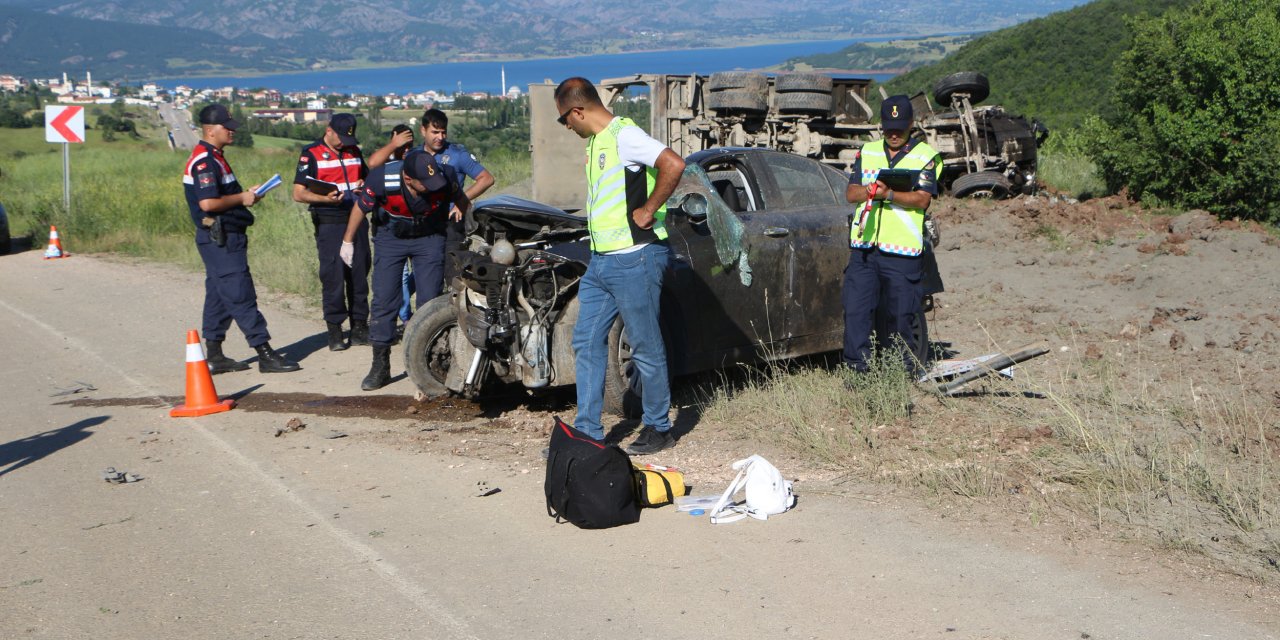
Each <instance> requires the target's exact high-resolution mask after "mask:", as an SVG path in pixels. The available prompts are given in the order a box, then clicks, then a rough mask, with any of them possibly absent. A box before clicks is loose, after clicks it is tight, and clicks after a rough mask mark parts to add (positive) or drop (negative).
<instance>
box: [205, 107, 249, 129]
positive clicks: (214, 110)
mask: <svg viewBox="0 0 1280 640" xmlns="http://www.w3.org/2000/svg"><path fill="white" fill-rule="evenodd" d="M200 124H220V125H222V126H224V127H226V128H228V129H230V130H232V131H235V130H236V127H239V126H240V123H239V122H236V121H235V120H234V119H232V118H231V113H230V112H229V111H227V107H226V105H221V104H216V103H215V104H211V105H209V106H207V107H205V108H203V109H201V110H200Z"/></svg>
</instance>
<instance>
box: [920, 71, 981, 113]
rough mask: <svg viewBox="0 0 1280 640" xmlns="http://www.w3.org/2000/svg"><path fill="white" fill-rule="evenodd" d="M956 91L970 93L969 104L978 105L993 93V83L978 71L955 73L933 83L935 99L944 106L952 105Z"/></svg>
mask: <svg viewBox="0 0 1280 640" xmlns="http://www.w3.org/2000/svg"><path fill="white" fill-rule="evenodd" d="M956 93H967V94H969V104H971V105H977V104H978V103H979V102H982V101H983V100H986V99H987V97H988V96H990V95H991V83H990V82H988V81H987V77H986V76H984V75H982V74H981V73H978V72H977V71H961V72H959V73H953V74H951V75H949V76H947V77H945V78H943V79H941V80H939V81H937V82H935V83H933V99H934V100H936V101H937V102H938V104H939V105H941V106H943V107H947V106H950V105H951V96H952V95H953V94H956Z"/></svg>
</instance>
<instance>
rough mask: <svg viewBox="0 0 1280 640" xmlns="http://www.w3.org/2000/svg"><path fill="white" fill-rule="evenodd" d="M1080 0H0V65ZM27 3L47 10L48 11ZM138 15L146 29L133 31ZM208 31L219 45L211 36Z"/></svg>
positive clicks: (223, 61) (551, 42)
mask: <svg viewBox="0 0 1280 640" xmlns="http://www.w3.org/2000/svg"><path fill="white" fill-rule="evenodd" d="M1080 1H1081V0H1026V1H1021V2H1020V1H1016V0H993V1H992V2H988V3H985V6H984V7H983V8H982V9H975V8H974V7H972V3H966V2H962V1H961V0H941V1H940V2H939V1H928V0H903V2H901V3H899V4H898V5H896V6H895V7H894V8H892V9H886V8H885V7H884V5H883V4H882V3H880V2H877V1H874V0H854V1H852V2H847V3H841V4H832V3H830V2H825V1H824V0H795V1H794V2H789V3H775V2H769V1H767V0H744V1H743V2H738V3H733V4H713V5H710V6H708V5H707V4H706V3H701V2H696V1H694V0H655V2H652V3H648V4H644V5H638V4H634V3H630V4H628V3H608V4H606V3H601V4H585V5H582V4H580V3H570V2H568V0H514V1H513V2H507V3H495V2H479V1H476V0H469V1H466V2H448V3H446V2H443V1H442V0H428V1H426V2H412V1H411V0H369V1H368V2H363V3H359V4H356V5H352V4H351V3H346V2H339V1H338V0H315V1H314V2H310V3H306V4H301V3H296V2H286V1H284V0H260V1H259V0H226V1H225V2H222V3H218V4H217V5H210V4H207V3H200V2H195V1H194V0H158V1H152V0H115V1H114V2H110V3H100V2H92V1H88V0H70V1H66V0H0V6H4V7H8V8H6V9H3V11H4V13H3V14H0V16H2V17H3V20H4V25H5V33H6V34H7V35H6V36H4V37H0V59H2V60H4V62H3V63H0V64H2V65H3V66H4V67H5V68H4V69H0V71H6V72H10V73H21V74H28V75H30V74H44V75H51V74H55V73H58V72H61V71H63V70H69V71H75V72H78V71H80V70H81V69H83V68H84V67H85V66H94V71H95V72H98V73H99V74H100V75H102V77H104V78H106V77H110V76H114V75H116V74H119V73H121V72H129V73H133V74H137V75H148V74H149V75H166V74H174V73H184V74H185V73H189V72H190V71H191V70H193V69H196V70H203V69H201V68H200V67H194V66H192V62H191V61H192V60H193V59H204V58H206V57H207V58H209V65H208V67H209V68H210V69H211V70H223V69H224V68H225V67H227V66H240V67H241V68H244V69H252V70H258V71H276V70H279V71H288V70H295V69H299V68H308V69H315V68H326V67H334V66H355V65H367V64H378V63H383V64H386V63H395V62H431V61H439V60H442V59H444V60H460V59H464V60H465V59H469V58H475V57H493V56H514V57H534V56H565V55H583V54H593V53H603V52H619V51H639V50H655V49H688V48H697V47H709V46H734V45H741V44H748V43H753V42H764V41H794V40H824V39H841V38H852V37H857V36H873V35H877V34H882V35H895V34H902V33H903V32H904V31H905V32H908V35H926V34H933V33H952V32H957V31H980V30H985V29H991V28H998V27H1001V26H1007V25H1012V24H1016V23H1018V22H1021V21H1024V20H1028V19H1031V18H1034V17H1036V16H1039V15H1044V14H1047V13H1050V12H1052V11H1058V10H1061V9H1064V8H1068V7H1072V6H1075V5H1078V4H1080ZM32 12H34V15H33V13H32ZM40 16H56V17H57V18H58V19H57V20H55V21H52V22H50V21H45V20H41V19H38V17H40ZM68 18H78V19H81V20H91V21H93V22H92V23H90V24H89V26H87V27H86V26H85V25H84V23H81V22H76V21H71V22H66V23H65V24H70V25H72V26H71V29H72V30H73V31H74V33H75V34H76V37H75V38H74V39H73V40H74V41H73V42H72V43H68V42H67V39H66V38H63V37H62V34H63V33H64V26H63V25H64V19H68ZM144 26H145V27H151V29H149V30H141V31H139V30H138V29H141V28H142V27H144ZM178 28H183V29H193V30H195V31H194V32H193V31H178V30H177V29H178ZM220 39H221V40H222V41H223V42H225V47H219V46H217V44H216V43H217V42H218V41H219V40H220ZM18 41H21V43H22V48H21V49H19V48H17V44H16V43H17V42H18ZM193 43H194V45H195V46H192V44H193ZM179 54H181V55H179ZM121 60H125V61H127V62H125V63H120V62H118V61H121ZM68 66H71V67H78V68H72V69H67V67H68ZM106 69H111V70H112V71H110V72H107V71H106Z"/></svg>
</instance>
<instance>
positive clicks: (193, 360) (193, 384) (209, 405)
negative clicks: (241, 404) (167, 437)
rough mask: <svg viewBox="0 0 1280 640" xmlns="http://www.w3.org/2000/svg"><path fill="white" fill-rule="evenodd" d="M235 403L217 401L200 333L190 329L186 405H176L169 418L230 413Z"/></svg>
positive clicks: (232, 401)
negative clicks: (201, 345)
mask: <svg viewBox="0 0 1280 640" xmlns="http://www.w3.org/2000/svg"><path fill="white" fill-rule="evenodd" d="M234 406H236V401H235V400H232V399H230V398H228V399H226V400H218V391H217V390H216V389H214V388H213V376H212V375H211V374H210V373H209V363H207V362H205V360H204V349H202V348H200V332H199V331H196V330H195V329H192V330H190V331H188V332H187V403H186V404H182V405H178V406H176V407H174V408H173V409H172V410H171V411H169V417H170V418H196V417H199V416H207V415H209V414H211V413H221V412H223V411H230V410H231V407H234Z"/></svg>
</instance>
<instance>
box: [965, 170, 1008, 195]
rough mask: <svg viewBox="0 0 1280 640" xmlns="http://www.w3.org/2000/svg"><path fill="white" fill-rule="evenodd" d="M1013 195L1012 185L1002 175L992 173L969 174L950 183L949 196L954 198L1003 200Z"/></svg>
mask: <svg viewBox="0 0 1280 640" xmlns="http://www.w3.org/2000/svg"><path fill="white" fill-rule="evenodd" d="M1011 193H1013V184H1011V183H1010V182H1009V179H1008V178H1006V177H1004V174H1001V173H996V172H994V171H982V172H979V173H970V174H968V175H963V176H960V177H959V178H956V181H955V182H952V183H951V195H952V196H954V197H956V198H990V199H992V200H1003V199H1005V198H1008V197H1009V194H1011Z"/></svg>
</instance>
